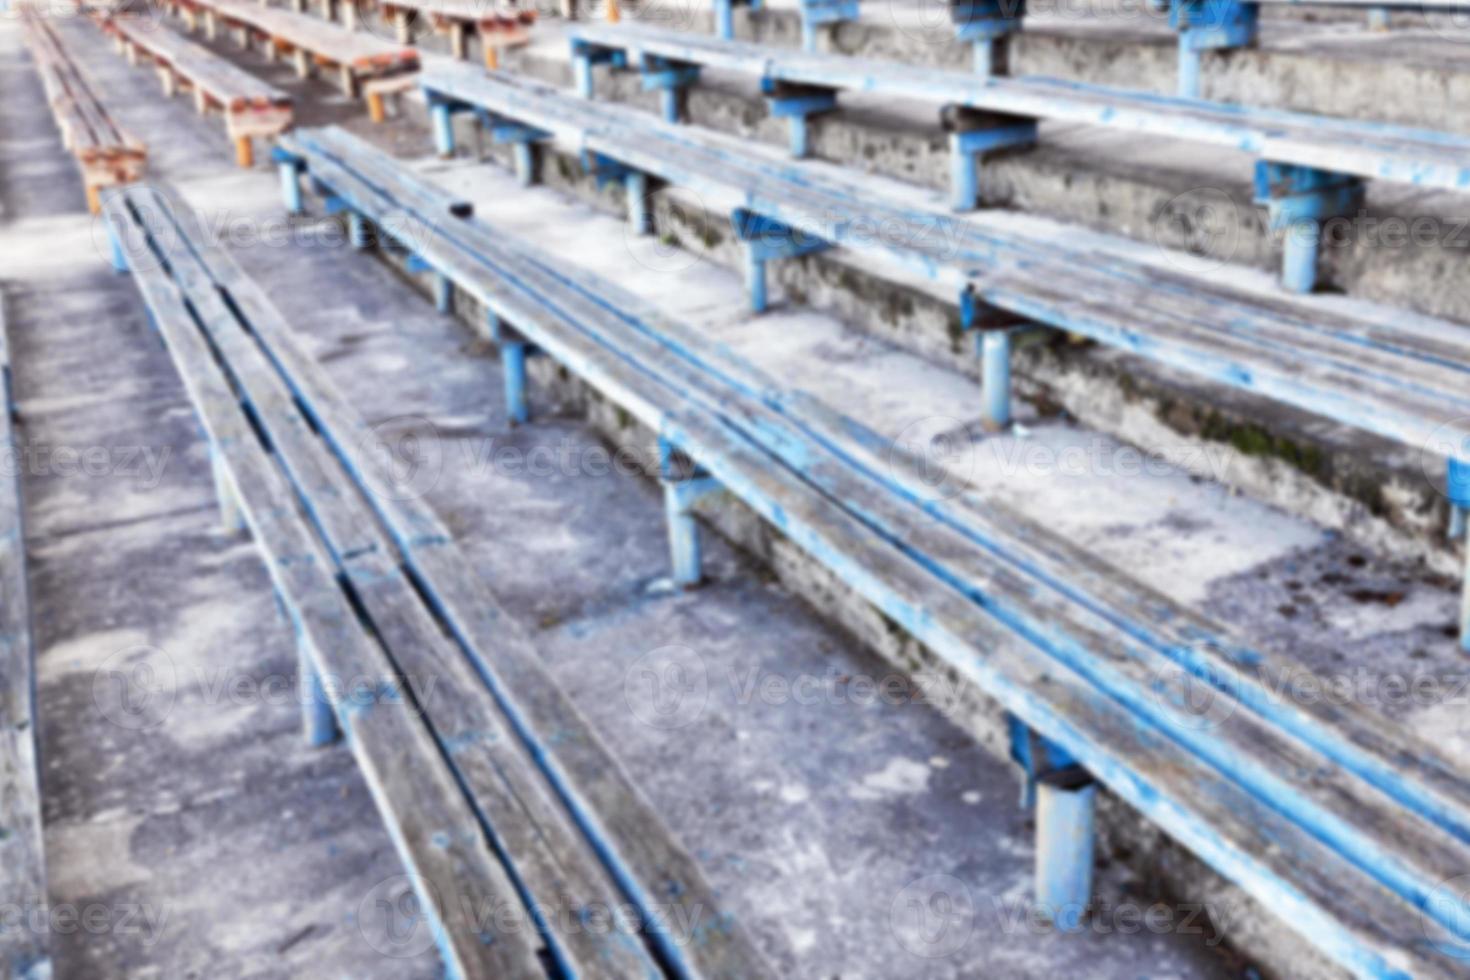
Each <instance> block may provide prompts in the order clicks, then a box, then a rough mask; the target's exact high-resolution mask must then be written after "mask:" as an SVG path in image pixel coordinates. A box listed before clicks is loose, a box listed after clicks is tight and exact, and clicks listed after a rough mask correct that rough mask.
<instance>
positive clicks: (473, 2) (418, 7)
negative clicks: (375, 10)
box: [380, 0, 536, 68]
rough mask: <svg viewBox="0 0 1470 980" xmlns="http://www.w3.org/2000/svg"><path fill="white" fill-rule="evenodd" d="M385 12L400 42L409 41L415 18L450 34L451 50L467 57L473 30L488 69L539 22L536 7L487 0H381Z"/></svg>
mask: <svg viewBox="0 0 1470 980" xmlns="http://www.w3.org/2000/svg"><path fill="white" fill-rule="evenodd" d="M380 7H381V10H382V15H383V17H385V18H386V19H388V20H391V21H392V22H393V25H394V28H395V30H396V31H397V33H398V42H399V43H400V44H408V43H409V42H410V41H411V40H412V38H413V33H412V26H413V21H414V20H415V19H421V20H425V21H427V22H428V23H430V24H431V25H433V27H434V29H435V30H436V31H438V32H440V33H446V34H448V35H449V51H450V53H451V54H452V55H454V57H456V58H459V59H460V60H464V58H465V57H466V56H467V53H468V52H467V46H466V43H465V42H466V36H467V35H468V34H469V33H470V32H471V31H473V32H474V33H475V35H476V36H477V37H478V38H479V40H480V51H481V56H482V57H483V58H484V61H485V67H486V68H498V67H499V66H500V50H501V49H502V48H509V47H516V46H518V45H522V44H525V43H526V42H528V41H529V40H530V39H531V34H530V26H531V25H532V24H534V23H535V22H536V11H535V9H534V8H529V7H528V8H521V7H518V6H516V5H514V4H506V5H504V6H502V5H500V4H497V3H493V2H488V0H382V2H381V4H380Z"/></svg>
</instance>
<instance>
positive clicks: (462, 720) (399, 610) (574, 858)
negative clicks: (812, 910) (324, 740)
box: [148, 198, 657, 977]
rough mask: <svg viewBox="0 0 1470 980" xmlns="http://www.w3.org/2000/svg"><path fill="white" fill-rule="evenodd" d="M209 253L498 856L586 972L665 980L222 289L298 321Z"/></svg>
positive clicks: (348, 567)
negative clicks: (616, 915)
mask: <svg viewBox="0 0 1470 980" xmlns="http://www.w3.org/2000/svg"><path fill="white" fill-rule="evenodd" d="M155 200H157V202H158V203H157V211H156V212H155V213H150V215H149V219H150V220H149V222H148V223H149V225H150V227H151V228H152V230H153V232H154V234H155V235H156V236H158V237H162V238H163V239H164V240H170V236H172V239H173V240H183V239H184V237H185V235H186V232H185V229H184V227H182V226H181V225H180V224H179V223H178V222H177V217H178V214H179V209H178V208H177V207H167V206H165V205H164V203H163V201H162V200H161V199H157V198H155ZM191 240H192V239H191ZM197 253H198V254H197V255H193V256H183V257H180V259H179V260H178V262H179V263H180V264H187V265H188V266H190V267H191V270H192V274H193V277H194V282H195V283H196V284H197V285H198V286H200V287H203V291H202V292H199V291H197V290H194V291H191V292H190V294H189V298H190V300H191V302H192V303H193V305H194V309H195V310H196V311H197V312H198V314H199V316H200V320H201V323H202V324H203V325H204V327H205V329H206V331H207V333H208V336H209V338H210V339H211V341H212V342H213V344H214V346H215V347H216V349H218V350H219V351H220V353H221V357H222V359H223V362H224V364H225V365H226V368H227V370H228V372H229V373H230V375H231V376H232V378H233V379H234V381H235V386H236V388H237V390H239V391H240V392H241V393H242V394H243V395H244V397H245V398H246V399H247V400H248V401H249V403H250V404H251V405H252V406H253V407H254V412H255V417H256V418H257V419H258V420H259V424H260V425H261V427H262V429H263V431H264V432H265V433H266V435H267V437H268V438H269V439H270V442H271V445H272V446H273V447H274V448H275V449H276V452H277V454H278V457H279V458H280V459H281V461H282V464H283V466H284V467H285V468H286V471H287V473H288V475H289V477H290V479H291V480H292V482H293V484H294V486H295V487H296V491H297V494H298V496H299V497H300V498H301V499H302V500H303V501H307V502H309V504H310V513H311V514H312V516H313V519H314V521H315V522H316V524H317V526H318V528H319V530H320V531H321V533H322V534H323V537H324V540H325V541H326V543H327V545H328V548H329V550H330V551H331V552H332V555H333V560H334V561H335V562H336V564H337V566H338V567H339V568H340V569H341V570H342V571H343V573H344V574H345V575H346V576H347V578H348V580H349V581H350V582H351V583H352V585H353V589H354V593H355V596H356V598H357V600H358V603H359V604H360V606H361V607H362V608H363V610H364V611H365V613H366V614H367V616H368V618H369V619H370V620H371V622H372V625H373V628H374V631H375V633H376V635H377V636H378V637H379V638H380V639H381V640H382V641H383V643H384V646H385V647H386V648H387V650H388V652H389V654H390V656H392V658H393V660H394V662H395V664H396V666H397V668H398V669H399V670H400V671H401V673H402V675H403V676H404V677H406V678H409V679H410V680H413V679H417V681H418V683H417V684H410V688H420V689H423V691H422V693H423V700H422V701H421V708H422V709H423V710H424V712H425V714H426V717H427V719H428V721H429V723H430V725H431V726H433V729H434V731H435V734H436V736H437V738H438V740H439V743H440V745H441V746H442V747H443V750H444V752H445V754H446V755H447V756H448V757H449V758H450V759H451V760H452V761H453V763H454V765H455V767H456V769H457V770H458V772H459V773H460V776H461V777H462V779H463V780H464V783H465V785H466V786H467V787H468V788H469V789H470V790H471V797H472V799H473V800H474V802H475V804H476V806H477V807H478V808H479V810H480V812H481V814H482V816H483V822H484V824H485V827H486V829H487V831H488V832H489V833H491V834H492V835H493V836H494V838H495V840H496V844H497V852H498V853H499V854H500V855H501V857H502V860H504V861H505V862H506V863H507V864H508V865H510V866H512V867H514V868H515V871H516V880H517V881H519V882H520V883H521V885H522V887H523V888H525V889H526V891H527V892H528V893H529V894H530V895H532V896H535V897H536V898H537V899H538V906H541V907H544V908H545V909H546V910H547V911H549V912H552V913H554V914H553V915H552V916H550V917H549V919H548V920H547V921H545V922H543V925H544V927H545V928H549V929H551V930H552V931H553V932H554V934H555V936H556V938H557V939H558V941H559V942H560V943H561V944H562V945H561V948H559V949H558V951H557V958H558V960H559V961H562V962H565V963H568V964H570V965H572V966H573V967H574V968H576V969H578V970H582V971H590V970H592V969H593V968H594V967H595V968H596V971H597V973H598V975H599V976H610V977H612V976H621V977H647V976H650V975H652V974H654V973H655V972H657V967H656V966H655V964H654V962H653V961H652V959H651V958H650V957H649V956H648V954H647V953H646V952H645V951H644V949H643V947H642V944H641V942H640V940H639V939H638V937H637V935H636V931H635V930H634V929H633V928H632V927H631V926H630V925H628V924H621V925H619V924H617V923H615V922H612V921H611V920H612V918H613V916H612V913H613V910H616V909H618V908H619V907H620V905H621V901H620V899H619V898H618V897H617V890H616V887H615V885H614V884H613V883H612V882H611V881H610V880H608V879H607V876H606V874H605V872H604V871H603V870H602V869H601V867H600V865H599V863H598V861H597V858H596V855H595V854H594V853H593V852H592V851H591V849H590V848H589V846H588V845H587V843H586V842H585V841H584V840H582V839H581V838H580V837H579V836H578V835H577V834H576V833H575V831H574V830H573V829H572V827H571V825H570V823H569V821H568V820H567V818H566V816H565V815H564V814H563V813H562V812H561V811H560V810H559V809H557V808H556V807H555V806H554V805H553V804H552V803H551V802H550V797H549V795H548V794H549V793H550V790H549V788H547V787H546V786H545V782H544V779H543V778H542V777H541V776H540V775H539V773H537V771H536V766H535V764H534V762H533V761H532V760H531V759H530V758H529V756H528V755H527V753H526V752H525V750H524V749H523V748H522V747H521V746H520V744H519V743H518V742H517V741H516V740H515V739H514V738H513V737H511V736H510V733H509V731H508V726H507V725H506V723H505V722H504V720H503V719H502V718H501V717H500V716H499V714H498V713H497V712H496V711H494V709H493V707H492V703H491V702H490V701H489V699H488V698H485V697H483V696H482V695H481V696H476V695H477V694H478V693H479V692H482V690H483V685H482V683H481V681H480V679H479V677H478V676H477V675H476V674H475V672H474V670H473V668H472V667H471V666H470V663H469V661H468V660H466V659H465V658H464V656H463V654H462V653H461V652H460V651H459V650H457V649H454V648H453V647H452V646H451V644H450V643H449V642H448V641H447V640H446V639H445V637H444V635H443V631H442V630H441V629H440V628H439V626H438V625H437V624H436V623H435V622H434V621H433V619H432V618H431V617H430V616H429V613H428V611H427V610H426V609H425V607H424V605H423V603H422V600H420V599H419V597H418V593H417V591H416V589H415V587H414V585H413V584H412V583H410V582H409V581H408V579H407V578H406V577H405V576H404V574H403V572H402V570H401V568H400V565H399V561H398V557H397V554H396V550H395V548H394V547H393V546H392V545H391V544H390V543H389V542H388V541H387V540H386V539H385V538H384V537H383V536H382V534H381V533H380V532H379V530H378V528H377V519H376V517H375V516H374V514H373V513H372V511H371V510H370V509H369V508H368V506H367V505H366V503H365V502H364V501H363V499H362V496H361V494H360V493H359V491H358V489H357V488H356V487H355V486H354V485H353V484H352V482H351V481H350V479H349V478H348V477H347V475H346V474H344V473H343V472H342V471H341V468H340V466H339V464H338V463H337V462H336V460H335V457H332V456H331V455H330V453H329V451H328V450H327V448H326V446H325V444H324V443H322V441H321V440H320V438H319V437H318V436H317V435H316V434H315V431H314V429H313V428H312V422H311V421H310V420H309V418H308V417H307V416H306V415H304V414H303V410H302V408H300V407H298V404H297V402H296V401H295V400H294V396H293V394H292V393H291V391H290V390H289V389H288V388H287V387H286V386H285V384H284V382H283V381H282V380H281V379H280V378H279V377H278V376H277V374H276V372H275V370H274V368H273V367H272V366H271V364H270V362H269V361H268V360H267V359H266V356H265V354H264V353H263V352H262V351H261V350H260V348H259V347H258V346H257V345H256V343H255V341H254V340H252V339H251V338H250V337H249V336H247V334H246V332H245V330H244V329H243V328H242V327H241V325H240V323H239V322H238V321H237V320H236V319H235V318H234V316H233V314H232V313H231V312H230V311H229V310H228V309H227V308H226V307H225V306H224V304H223V302H222V300H221V299H220V291H221V290H224V291H227V292H228V294H229V295H230V297H231V299H232V301H235V303H236V308H241V307H242V306H248V308H249V310H250V312H251V316H250V319H249V323H250V325H251V329H252V330H262V329H266V330H270V331H271V332H286V331H287V330H288V329H289V328H288V327H287V326H286V324H285V322H284V320H283V319H282V318H281V316H280V314H279V312H278V311H277V310H276V309H275V308H274V306H273V305H271V304H270V303H269V302H268V301H267V300H264V299H263V298H262V297H260V296H258V295H252V297H251V298H250V299H249V300H248V301H246V302H245V303H244V304H242V303H241V301H240V300H239V299H237V297H240V296H242V294H244V293H246V292H247V291H249V292H251V293H254V290H253V287H252V284H251V283H250V280H249V279H248V278H247V277H246V276H245V275H244V273H243V272H242V271H241V270H240V269H239V267H238V266H237V265H236V264H235V263H234V261H233V259H231V258H230V257H229V256H228V255H227V254H226V253H225V252H224V251H223V250H222V249H220V248H218V247H216V246H214V245H213V244H208V245H206V244H199V245H198V247H197ZM177 268H178V267H177V266H176V267H175V269H176V271H175V278H177V277H178V271H177ZM426 682H427V683H426ZM588 915H599V916H601V917H602V918H603V919H604V920H607V923H606V924H605V925H604V924H597V925H596V926H595V927H589V921H591V920H588V919H586V918H584V917H585V916H588ZM527 928H529V924H527Z"/></svg>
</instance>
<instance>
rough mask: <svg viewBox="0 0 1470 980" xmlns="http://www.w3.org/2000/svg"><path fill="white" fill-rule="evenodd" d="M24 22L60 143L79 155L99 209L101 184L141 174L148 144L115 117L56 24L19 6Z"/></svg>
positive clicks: (90, 193) (92, 203)
mask: <svg viewBox="0 0 1470 980" xmlns="http://www.w3.org/2000/svg"><path fill="white" fill-rule="evenodd" d="M21 22H22V24H23V25H24V27H25V38H26V44H27V46H28V47H29V48H30V51H31V57H32V58H34V59H35V62H36V69H37V71H39V72H40V75H41V82H42V85H43V86H44V87H45V89H46V99H47V101H48V102H49V103H50V106H51V113H52V115H53V116H54V117H55V119H56V127H57V129H59V130H61V139H62V143H63V144H64V145H65V146H66V149H67V150H68V151H69V152H70V153H71V154H72V155H73V156H75V157H76V160H77V166H78V167H79V168H80V169H81V171H82V183H83V185H84V186H85V187H86V191H87V206H88V207H89V208H90V209H91V211H92V213H93V214H96V213H97V211H98V209H99V208H100V207H101V200H102V198H101V192H102V189H103V188H105V187H114V186H117V185H120V184H128V183H132V182H133V181H135V180H140V179H142V177H143V168H144V166H145V164H146V162H147V156H148V154H147V150H146V148H145V147H144V145H143V144H142V142H140V141H139V140H137V139H136V138H134V137H133V136H131V135H130V134H129V133H127V132H126V131H125V130H124V129H123V128H122V127H121V126H119V125H118V124H117V123H116V122H114V121H113V118H112V115H111V113H109V112H108V110H107V105H106V103H105V102H104V101H103V99H102V97H101V94H100V91H101V90H100V89H99V87H98V86H97V84H96V83H95V82H93V81H92V80H91V79H90V78H88V77H87V74H86V73H85V72H84V71H83V70H82V68H81V66H80V65H79V64H78V63H77V61H76V59H74V58H73V57H72V56H71V55H70V54H69V53H68V51H67V49H66V45H65V44H64V43H63V42H62V39H61V36H60V34H59V32H58V31H57V29H56V27H55V26H54V25H52V24H51V23H50V22H49V21H48V20H47V19H46V18H44V17H43V16H42V15H41V14H39V13H38V12H37V11H36V10H35V9H34V8H32V7H23V8H21Z"/></svg>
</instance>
